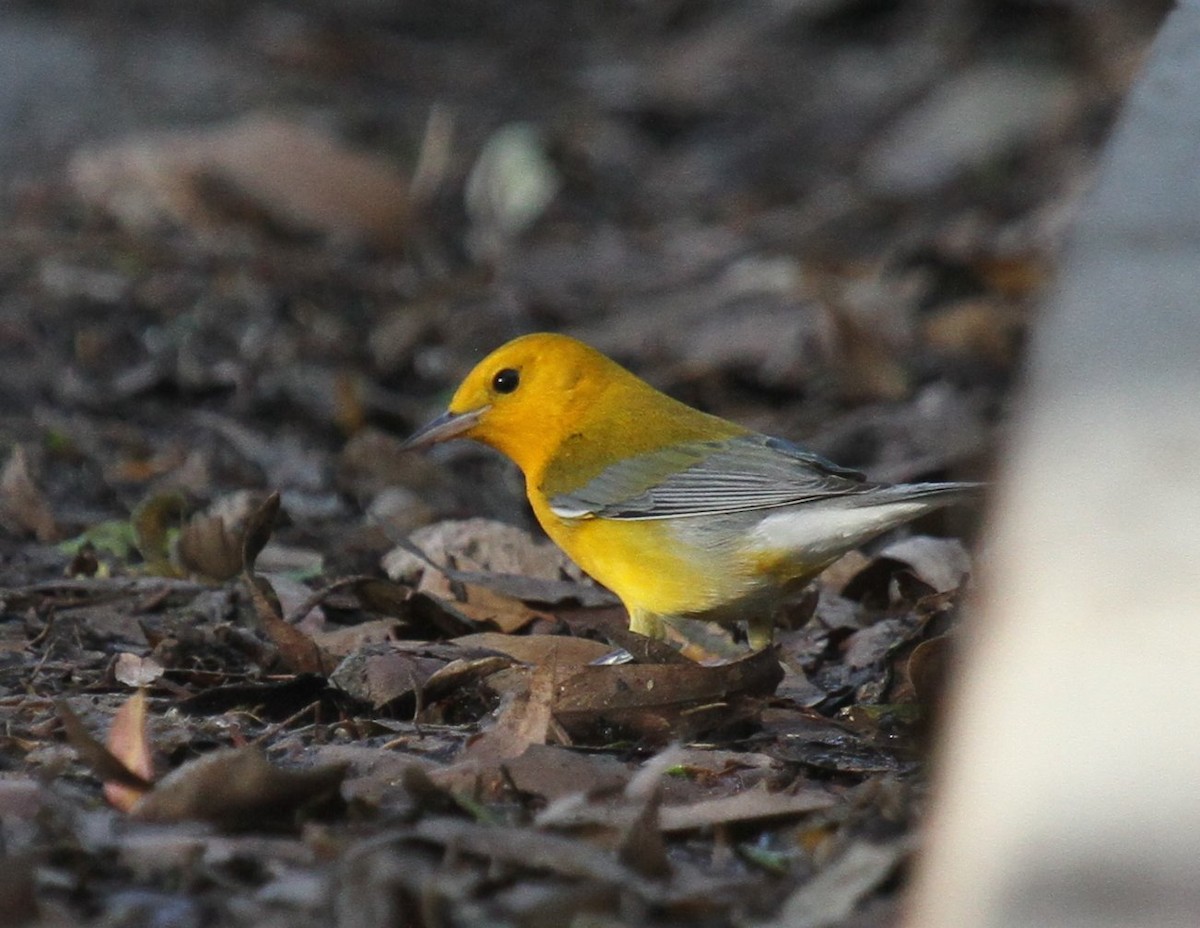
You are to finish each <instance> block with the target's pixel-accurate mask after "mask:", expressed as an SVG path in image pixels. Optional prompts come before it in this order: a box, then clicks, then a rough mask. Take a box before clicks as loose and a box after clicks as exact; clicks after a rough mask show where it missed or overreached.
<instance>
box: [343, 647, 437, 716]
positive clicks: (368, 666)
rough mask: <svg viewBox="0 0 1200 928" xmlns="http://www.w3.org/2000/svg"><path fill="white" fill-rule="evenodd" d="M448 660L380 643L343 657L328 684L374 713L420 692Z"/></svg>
mask: <svg viewBox="0 0 1200 928" xmlns="http://www.w3.org/2000/svg"><path fill="white" fill-rule="evenodd" d="M449 659H450V658H448V657H446V656H444V655H433V654H430V653H428V649H427V648H426V647H425V646H424V645H419V644H418V645H410V644H407V643H405V642H384V643H381V644H375V645H369V646H367V647H365V648H362V649H361V650H358V651H355V652H354V653H353V654H351V655H349V656H348V657H346V659H345V660H343V661H342V662H341V663H340V664H338V665H337V667H336V668H335V669H334V671H333V672H332V673H331V674H330V675H329V682H330V683H331V684H332V685H334V686H336V687H337V688H338V689H340V690H342V692H344V693H347V694H348V695H350V696H353V697H354V698H355V699H359V700H362V701H363V702H365V703H368V704H369V705H371V706H372V707H373V708H375V709H379V708H382V707H383V706H386V705H387V704H388V703H392V702H395V701H396V700H397V699H401V698H403V697H405V696H409V695H412V694H415V693H418V692H421V691H423V690H424V688H425V686H426V684H427V683H428V681H429V679H430V677H432V676H433V675H434V673H436V672H437V671H439V670H441V669H442V668H443V667H445V666H446V664H447V662H448V661H449Z"/></svg>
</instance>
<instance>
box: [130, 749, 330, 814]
mask: <svg viewBox="0 0 1200 928" xmlns="http://www.w3.org/2000/svg"><path fill="white" fill-rule="evenodd" d="M346 770H347V767H346V765H345V764H331V765H328V766H325V767H314V768H311V769H308V770H286V769H284V768H282V767H277V766H275V765H274V764H272V763H271V762H270V761H269V760H267V758H266V756H265V755H264V754H263V753H262V751H260V750H259V749H258V748H255V747H244V748H226V749H222V750H219V751H213V752H212V753H211V754H206V755H204V756H203V757H199V758H197V759H196V760H193V761H191V762H189V763H187V764H184V765H183V766H182V767H180V768H178V769H177V770H175V771H173V772H172V773H170V774H168V775H167V776H166V777H164V778H163V779H162V780H160V781H159V782H158V784H157V785H156V786H155V787H154V789H153V790H152V791H151V792H149V793H147V794H146V795H145V796H143V797H142V799H141V801H139V802H138V803H137V805H135V806H134V807H133V810H132V813H131V814H132V815H133V817H134V818H138V819H142V820H143V821H149V822H183V821H202V822H211V823H212V824H214V825H217V826H218V827H220V828H225V829H228V830H232V831H245V830H250V829H257V828H274V827H280V826H286V825H290V824H292V822H293V821H294V819H295V816H296V815H297V813H298V812H300V811H301V810H302V809H303V808H305V807H312V806H314V805H318V804H324V803H327V802H329V801H331V800H334V799H336V797H337V795H338V790H339V788H340V787H341V784H342V780H343V779H344V778H345V775H346Z"/></svg>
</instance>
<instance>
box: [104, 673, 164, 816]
mask: <svg viewBox="0 0 1200 928" xmlns="http://www.w3.org/2000/svg"><path fill="white" fill-rule="evenodd" d="M108 750H109V751H111V752H112V755H113V757H115V758H116V759H117V760H119V761H120V762H121V763H122V764H123V765H124V766H125V768H126V769H127V770H129V771H131V772H132V773H134V774H135V775H137V776H139V777H141V778H142V779H143V780H145V781H146V782H147V783H152V782H154V758H153V756H152V752H151V750H150V736H149V733H148V732H147V731H146V691H145V690H141V689H139V690H138V691H137V692H136V693H134V694H133V695H132V696H130V697H129V698H128V699H127V700H125V702H124V704H123V705H122V706H121V708H120V709H118V710H117V714H116V715H115V716H114V717H113V723H112V727H111V728H110V729H109V730H108ZM145 794H146V790H145V789H142V788H139V787H135V786H128V785H126V784H124V783H117V782H106V783H105V784H104V798H105V799H107V800H108V802H109V804H110V805H111V806H112V807H113V808H115V809H119V810H120V811H122V812H128V811H129V810H130V809H132V808H133V806H134V805H135V804H136V803H137V801H138V800H139V799H141V797H142V796H144V795H145Z"/></svg>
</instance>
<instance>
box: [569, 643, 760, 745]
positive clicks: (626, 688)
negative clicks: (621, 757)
mask: <svg viewBox="0 0 1200 928" xmlns="http://www.w3.org/2000/svg"><path fill="white" fill-rule="evenodd" d="M782 679H783V670H782V669H781V668H780V666H779V661H778V659H777V658H776V656H775V652H774V650H773V649H770V648H767V649H765V650H763V651H759V652H756V653H754V654H751V655H749V656H747V657H744V658H741V659H740V660H737V661H733V662H732V663H729V664H723V665H720V666H716V667H701V666H699V665H696V664H658V665H655V664H624V665H619V666H612V667H582V668H579V669H578V670H577V671H575V672H574V673H572V674H571V675H570V676H569V677H567V678H566V679H565V680H563V681H562V682H561V683H560V684H559V687H558V696H557V699H556V700H555V703H554V718H555V720H556V721H557V722H558V723H559V724H561V725H562V726H563V728H564V729H566V731H567V732H568V733H569V734H570V735H571V737H572V738H574V739H577V740H581V739H582V740H588V739H591V740H595V739H596V738H599V739H600V740H601V741H608V740H612V738H613V737H614V736H616V733H618V732H620V733H623V734H624V735H627V736H629V735H632V736H634V737H637V738H639V739H642V740H645V741H647V742H648V743H651V744H662V743H665V742H667V741H669V740H672V739H686V738H689V737H693V736H695V735H696V734H697V733H699V732H702V731H706V730H711V729H712V728H715V727H718V726H720V725H722V724H727V723H729V722H732V721H734V720H736V719H738V718H741V717H744V716H745V715H746V714H747V713H749V712H752V711H753V709H754V706H753V703H752V702H748V701H747V699H748V698H750V699H752V698H753V697H756V696H757V697H762V696H767V695H770V694H771V693H772V692H774V690H775V687H776V686H778V685H779V681H780V680H782Z"/></svg>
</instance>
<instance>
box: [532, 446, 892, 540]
mask: <svg viewBox="0 0 1200 928" xmlns="http://www.w3.org/2000/svg"><path fill="white" fill-rule="evenodd" d="M870 487H871V484H867V483H864V482H863V475H862V474H860V473H859V472H858V471H853V470H848V469H846V468H843V467H838V466H837V465H836V464H833V463H832V462H830V461H827V460H825V459H824V458H822V457H820V456H819V455H815V454H812V453H811V452H809V451H805V450H804V449H803V448H800V447H798V446H797V445H793V444H791V443H789V442H786V441H783V440H782V439H778V438H770V437H768V436H765V435H755V434H751V435H742V436H738V437H736V438H729V439H723V440H720V441H694V442H685V443H681V444H677V445H672V446H671V447H669V448H664V449H662V450H660V451H654V452H651V453H649V454H640V455H636V456H634V457H630V458H626V459H625V460H623V461H618V462H617V463H615V464H613V465H611V466H610V467H608V468H606V469H605V470H604V471H602V472H601V473H600V474H598V475H597V476H596V477H594V478H593V479H592V480H590V481H588V482H587V483H586V484H584V485H583V486H582V487H579V488H578V489H576V490H572V491H570V492H567V493H559V494H557V495H555V496H553V497H552V498H551V499H550V508H551V509H552V510H553V511H554V513H555V514H556V515H558V516H560V517H562V518H587V517H601V518H605V519H667V518H677V517H682V516H703V515H718V514H721V513H729V512H745V511H748V510H754V509H769V508H774V507H778V506H790V505H794V504H796V503H802V502H807V501H812V500H816V499H821V498H828V497H832V496H844V495H847V494H852V493H861V492H863V491H865V490H868V489H870Z"/></svg>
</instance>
